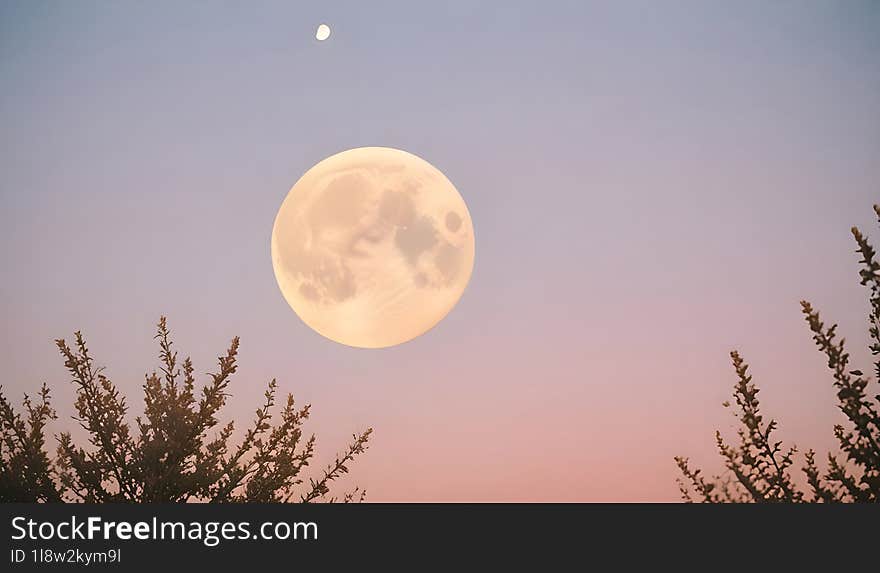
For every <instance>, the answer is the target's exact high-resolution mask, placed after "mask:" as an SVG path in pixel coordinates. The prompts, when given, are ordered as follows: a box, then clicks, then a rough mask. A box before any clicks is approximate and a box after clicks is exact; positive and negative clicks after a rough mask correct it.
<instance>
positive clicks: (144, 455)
mask: <svg viewBox="0 0 880 573" xmlns="http://www.w3.org/2000/svg"><path fill="white" fill-rule="evenodd" d="M156 338H157V339H158V341H159V348H160V353H159V356H160V360H161V367H160V371H159V373H156V372H153V373H152V374H150V375H148V376H146V380H145V382H144V386H143V388H144V406H145V407H144V414H143V416H141V417H138V418H137V419H136V426H134V427H132V426H130V425H129V423H128V421H127V411H128V408H127V406H126V403H125V398H124V397H123V396H122V395H121V394H120V393H119V391H118V390H117V388H116V386H115V385H114V384H113V382H111V381H110V380H109V379H108V378H107V377H106V376H105V375H104V374H103V372H102V369H101V368H98V367H96V366H95V364H94V361H93V359H92V357H91V355H90V354H89V350H88V348H87V346H86V343H85V340H84V339H83V337H82V335H81V334H80V333H79V332H77V333H76V334H75V341H74V344H73V346H69V345H68V344H67V343H66V342H65V341H64V340H56V341H55V342H56V344H57V346H58V349H59V350H60V351H61V354H62V356H63V357H64V360H65V362H64V365H65V367H66V368H67V370H68V371H69V372H70V374H71V377H72V380H73V384H74V386H75V388H76V401H75V403H74V409H75V411H76V414H75V416H74V419H75V420H77V421H78V422H79V424H80V426H82V428H83V429H84V430H85V431H86V432H87V433H88V436H89V445H88V447H82V446H78V445H76V444H75V443H74V441H73V438H72V437H71V434H70V433H69V432H65V433H62V434H61V435H60V436H59V437H58V449H57V456H56V458H55V459H54V460H52V459H51V458H50V456H49V454H48V452H47V450H46V447H47V446H46V438H45V427H46V424H47V423H48V422H49V421H50V420H52V419H54V418H55V417H56V415H55V412H54V411H53V410H52V408H51V406H50V399H49V390H48V388H47V387H46V386H45V385H44V386H43V387H42V389H41V391H40V397H39V401H38V402H33V401H32V400H31V399H30V398H29V397H28V396H25V398H24V415H22V414H20V413H17V412H16V411H15V410H14V408H13V407H12V405H11V404H10V402H9V401H8V400H7V399H6V397H5V396H4V395H3V394H2V392H0V430H2V440H0V461H2V465H0V501H4V502H5V501H42V502H57V501H83V502H115V501H123V502H185V501H207V502H288V501H301V502H312V501H319V500H326V501H337V498H335V497H330V485H331V483H332V482H333V481H335V480H337V479H338V478H340V477H341V476H342V475H343V474H346V473H347V472H348V466H349V464H350V463H351V462H352V461H353V460H354V458H355V457H356V456H358V455H360V454H362V453H363V452H364V451H365V450H366V449H367V443H368V440H369V437H370V434H371V433H372V429H367V430H366V431H365V432H363V433H361V434H355V435H354V436H353V440H352V442H351V443H350V444H349V445H348V447H347V449H346V450H345V451H344V452H343V453H342V454H341V455H339V456H337V458H336V460H335V461H334V462H333V463H331V464H330V465H329V466H328V467H327V468H326V469H325V470H324V471H323V472H322V473H321V474H320V475H319V476H318V477H317V478H311V479H309V481H308V483H307V484H306V483H304V479H303V477H302V475H303V473H304V470H305V468H306V467H307V466H308V465H309V463H310V461H311V460H312V458H313V457H314V454H315V436H314V435H311V436H308V437H306V436H304V434H303V430H302V425H303V423H304V422H305V420H306V419H308V417H309V406H308V405H306V406H303V407H297V405H296V404H295V402H294V399H293V396H292V395H288V396H287V400H286V402H285V403H284V406H283V407H282V408H281V409H280V413H279V415H278V416H277V417H276V418H277V421H276V422H275V423H274V424H273V414H272V410H273V409H274V406H275V394H276V389H277V384H276V382H275V380H272V381H271V382H270V383H269V387H268V389H267V390H266V392H265V400H264V402H263V404H262V406H261V407H260V408H259V409H258V410H257V411H256V416H255V419H254V421H253V424H252V425H251V427H250V428H249V429H248V430H247V431H246V432H245V434H244V436H243V438H242V440H241V442H240V443H239V444H238V445H237V446H234V445H232V444H231V443H230V441H231V438H232V435H233V430H234V424H233V422H229V423H228V424H226V425H224V426H220V425H219V424H220V423H219V421H218V414H219V412H220V410H221V409H222V408H223V406H224V405H225V404H226V400H227V398H228V396H229V394H228V387H229V382H230V379H231V377H232V375H233V374H234V373H235V371H236V368H237V365H236V357H237V355H238V345H239V341H238V338H234V339H233V340H232V343H231V344H230V346H229V349H228V350H227V351H226V354H225V355H223V356H220V357H219V359H218V371H217V373H216V374H211V375H210V381H209V382H208V384H206V385H205V386H204V387H203V388H202V389H201V392H198V391H197V390H196V382H195V378H194V375H193V372H194V370H193V365H192V362H191V361H190V359H189V358H186V359H185V360H183V362H182V363H181V364H178V358H177V352H176V351H175V350H174V349H173V348H172V342H171V338H170V332H169V330H168V327H167V325H166V322H165V318H164V317H162V319H161V320H160V321H159V325H158V333H157V335H156ZM363 498H364V492H363V491H360V490H358V489H356V490H354V491H353V492H349V493H346V494H344V495H343V496H342V497H341V498H340V500H341V501H346V502H348V501H362V500H363Z"/></svg>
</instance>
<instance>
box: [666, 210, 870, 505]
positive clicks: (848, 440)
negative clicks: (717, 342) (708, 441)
mask: <svg viewBox="0 0 880 573" xmlns="http://www.w3.org/2000/svg"><path fill="white" fill-rule="evenodd" d="M874 212H875V214H876V215H877V218H878V221H880V206H878V205H874ZM852 234H853V237H854V238H855V240H856V244H857V245H858V249H857V251H856V252H857V253H858V254H860V255H861V259H860V260H859V263H860V264H861V266H862V268H861V269H860V271H859V277H860V282H861V284H862V285H863V286H868V287H869V292H870V294H869V301H870V311H869V315H868V323H869V327H868V332H869V335H870V339H871V343H870V345H869V349H870V350H871V353H872V355H873V356H874V357H875V363H874V373H875V379H874V383H876V382H877V380H880V263H878V262H877V260H876V252H875V251H874V248H873V247H872V246H871V245H870V244H869V243H868V240H867V238H866V237H865V236H864V235H863V234H862V233H861V232H860V231H859V229H857V228H855V227H853V229H852ZM801 310H802V312H803V314H804V319H805V320H806V322H807V325H808V326H809V328H810V331H811V332H812V333H813V341H814V342H815V343H816V346H817V347H818V348H819V350H820V351H821V352H822V353H823V354H824V355H825V357H826V358H827V360H828V368H829V369H830V370H831V375H832V378H833V384H834V387H835V388H836V389H837V400H838V407H839V408H840V410H841V412H843V414H844V416H845V418H846V421H847V427H844V426H843V425H840V424H839V425H836V426H835V427H834V436H835V437H836V438H837V440H838V443H839V446H840V451H841V453H842V454H844V455H845V458H846V461H845V462H843V463H841V462H840V461H839V460H838V458H837V456H835V455H834V454H832V453H829V454H828V469H827V470H826V471H825V473H824V474H823V473H822V471H821V470H820V469H819V467H818V465H817V463H816V454H815V452H814V451H813V450H808V451H807V452H806V453H805V464H804V467H803V468H802V471H803V473H804V475H805V476H806V483H807V486H808V488H809V491H808V493H809V494H810V497H809V499H807V497H806V495H805V493H804V492H802V491H800V490H799V489H798V488H797V487H796V486H795V485H794V482H793V480H792V478H791V475H790V468H791V467H792V465H793V463H794V461H793V460H794V454H795V452H796V450H795V449H794V448H789V449H787V450H784V449H783V448H782V442H779V441H773V440H771V437H770V435H771V434H772V432H773V431H774V430H775V429H776V427H777V422H776V421H775V420H769V421H768V422H766V423H765V422H764V419H763V416H762V415H761V413H760V409H759V402H758V398H757V394H758V388H757V387H756V386H755V385H754V383H753V382H752V377H751V376H750V375H749V374H748V373H747V370H748V365H746V363H745V362H744V361H743V360H742V358H741V357H740V355H739V353H737V352H736V351H734V352H732V353H731V357H732V359H733V366H734V370H735V371H736V374H737V383H736V385H735V386H734V398H735V401H736V406H737V419H738V420H739V422H740V429H739V430H738V435H739V444H737V445H735V446H731V445H728V444H726V443H725V441H724V440H723V439H722V437H721V434H720V432H717V433H716V442H717V444H718V449H719V452H720V453H721V456H722V457H723V458H724V461H725V467H726V468H727V470H728V471H729V473H730V475H732V476H733V480H730V479H729V478H722V477H721V476H715V477H713V478H712V479H709V480H707V479H705V478H704V477H703V476H702V474H701V472H700V470H698V469H696V470H695V469H691V468H690V466H689V465H688V459H687V458H683V457H676V458H675V462H676V464H677V465H678V467H679V470H680V471H681V473H682V478H679V480H678V484H679V489H680V491H681V493H682V498H683V499H684V500H685V501H702V502H710V503H716V502H725V501H726V502H745V501H754V502H779V501H781V502H802V501H813V502H825V503H833V502H878V501H880V417H878V405H880V394H876V395H874V396H873V397H872V396H870V395H869V392H868V386H869V385H870V384H871V381H870V379H869V377H868V376H866V375H865V374H864V373H863V372H862V371H861V370H854V369H850V365H849V360H850V357H849V353H848V352H847V351H846V348H845V341H844V339H842V338H838V337H837V325H836V324H833V325H831V326H825V324H824V323H823V322H822V321H821V319H820V317H819V313H818V312H817V311H816V310H815V309H814V308H813V306H812V305H811V304H810V303H809V302H807V301H801ZM727 405H728V404H727V403H725V406H727Z"/></svg>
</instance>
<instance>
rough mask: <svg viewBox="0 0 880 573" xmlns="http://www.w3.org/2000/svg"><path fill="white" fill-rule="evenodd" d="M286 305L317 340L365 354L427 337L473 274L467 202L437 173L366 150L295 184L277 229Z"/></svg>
mask: <svg viewBox="0 0 880 573" xmlns="http://www.w3.org/2000/svg"><path fill="white" fill-rule="evenodd" d="M272 266H273V268H274V270H275V278H276V279H277V280H278V286H279V288H280V289H281V292H282V294H283V295H284V298H285V299H287V302H288V303H289V304H290V306H291V308H293V310H294V312H296V314H297V315H299V317H300V318H301V319H302V320H303V322H305V323H306V324H307V325H309V326H310V327H312V329H314V330H316V331H317V332H319V333H320V334H322V335H324V336H325V337H327V338H329V339H330V340H334V341H336V342H339V343H342V344H346V345H348V346H357V347H361V348H383V347H386V346H394V345H396V344H400V343H402V342H406V341H407V340H412V339H413V338H415V337H417V336H419V335H421V334H423V333H424V332H426V331H428V330H429V329H431V328H432V327H433V326H434V325H436V324H437V323H438V322H440V321H441V320H442V319H443V317H445V316H446V314H447V313H449V311H450V310H452V307H454V306H455V304H456V303H457V302H458V300H459V298H460V297H461V295H462V293H463V292H464V290H465V287H466V286H467V284H468V281H469V280H470V277H471V271H472V270H473V266H474V229H473V226H472V223H471V217H470V213H468V209H467V206H466V205H465V203H464V200H463V199H462V197H461V195H459V193H458V191H457V190H456V189H455V187H454V186H453V185H452V183H451V182H450V181H449V179H447V178H446V177H445V176H444V175H443V173H441V172H440V171H439V170H438V169H437V168H436V167H434V166H433V165H431V164H430V163H428V162H427V161H425V160H424V159H421V158H419V157H416V156H415V155H412V154H410V153H407V152H405V151H400V150H398V149H390V148H387V147H360V148H357V149H350V150H348V151H343V152H342V153H338V154H336V155H333V156H331V157H328V158H327V159H325V160H323V161H321V162H320V163H318V164H317V165H315V166H314V167H312V168H311V169H309V170H308V171H307V172H306V174H305V175H303V176H302V178H301V179H300V180H299V181H297V182H296V184H295V185H294V186H293V188H292V189H291V190H290V193H288V195H287V198H285V199H284V202H283V203H282V204H281V208H280V209H279V210H278V216H277V217H276V218H275V226H274V227H273V229H272Z"/></svg>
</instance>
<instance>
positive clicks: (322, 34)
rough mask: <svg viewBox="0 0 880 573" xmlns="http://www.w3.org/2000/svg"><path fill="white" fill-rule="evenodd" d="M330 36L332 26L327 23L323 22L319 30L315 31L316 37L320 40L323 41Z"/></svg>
mask: <svg viewBox="0 0 880 573" xmlns="http://www.w3.org/2000/svg"><path fill="white" fill-rule="evenodd" d="M329 37H330V26H328V25H327V24H321V25H320V26H318V30H317V31H316V32H315V39H316V40H318V41H319V42H323V41H324V40H326V39H327V38H329Z"/></svg>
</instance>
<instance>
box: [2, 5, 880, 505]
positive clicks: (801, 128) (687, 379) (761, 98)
mask: <svg viewBox="0 0 880 573" xmlns="http://www.w3.org/2000/svg"><path fill="white" fill-rule="evenodd" d="M322 21H326V22H328V23H329V24H330V25H331V26H332V28H333V36H332V37H331V38H330V40H329V41H327V42H323V43H318V42H316V41H315V40H314V30H315V27H316V26H317V24H318V23H320V22H322ZM0 82H2V89H0V197H2V211H0V242H2V249H3V251H2V252H3V255H2V256H3V275H2V281H0V293H2V296H0V300H2V303H0V304H2V314H3V332H2V344H0V362H2V364H3V365H4V370H5V372H4V377H3V382H2V383H3V386H4V391H5V392H6V393H7V395H10V396H12V397H14V398H15V400H16V401H18V400H19V399H20V397H21V394H22V393H23V392H25V391H33V390H34V389H36V387H37V386H38V385H39V383H40V382H42V381H47V382H48V383H49V384H50V386H51V388H52V390H53V392H54V395H55V397H56V405H57V406H58V409H59V413H60V414H61V415H62V419H60V420H59V421H58V423H57V424H56V425H55V428H54V429H55V430H57V429H60V428H62V427H67V426H70V425H71V422H70V421H69V418H68V416H69V415H70V414H72V412H73V408H72V404H71V398H72V395H73V391H72V387H71V385H70V384H69V381H68V377H67V376H66V375H65V372H64V369H63V365H62V360H61V359H60V357H59V356H58V355H57V352H56V350H55V348H54V346H53V344H52V339H53V338H57V337H70V335H71V333H72V332H73V331H74V330H76V329H82V330H83V332H84V333H85V334H86V336H87V338H88V341H89V342H90V346H91V348H92V350H93V353H94V354H95V356H96V357H97V360H98V362H99V363H101V364H103V365H105V366H107V373H108V374H109V375H110V376H111V378H113V380H114V381H115V382H116V383H117V385H118V386H119V387H120V388H121V389H122V390H123V391H124V392H125V393H126V394H127V395H128V399H129V403H130V404H131V405H132V409H133V413H134V412H137V411H139V410H140V408H141V394H140V385H141V384H142V382H143V374H144V372H145V371H147V370H148V369H153V368H154V367H156V366H157V357H156V351H157V349H156V347H155V343H154V341H153V339H152V335H153V332H154V325H155V323H156V321H157V319H158V317H159V315H161V314H167V315H168V317H169V322H170V325H171V327H172V329H173V331H174V333H175V335H176V341H177V345H178V348H179V349H180V351H181V352H182V353H188V354H190V355H191V356H192V357H193V359H194V361H195V363H196V367H197V370H199V371H201V372H207V371H212V370H213V367H214V365H215V362H214V357H216V355H217V354H219V353H221V352H222V350H223V349H224V347H225V345H226V344H227V343H228V340H229V339H230V338H231V337H232V336H233V335H236V334H237V335H240V336H241V337H242V348H241V355H240V357H241V361H240V370H239V374H238V377H237V380H236V381H235V383H234V385H233V387H232V391H233V394H234V396H233V398H232V400H231V403H230V406H229V410H228V413H229V414H230V415H232V416H234V417H235V418H236V419H237V420H238V421H239V424H240V425H241V426H243V425H244V423H245V422H249V421H250V419H251V418H252V417H253V410H254V409H255V408H256V407H257V405H258V404H259V403H260V400H261V394H262V392H263V390H264V388H265V384H266V383H267V382H268V380H269V379H270V378H272V377H277V378H278V379H279V384H280V389H281V390H282V391H284V392H288V391H289V392H293V393H294V394H295V395H296V397H297V398H298V399H300V400H303V401H307V402H311V403H312V405H313V419H312V421H311V422H310V424H309V429H311V430H313V431H315V432H316V433H317V434H318V446H319V450H320V452H321V461H325V460H326V458H327V456H330V455H332V454H333V453H334V452H335V451H336V450H338V449H340V448H341V447H342V446H343V445H344V443H345V441H346V440H347V439H348V437H349V436H350V434H351V433H352V432H354V431H357V430H361V429H363V428H365V427H366V426H368V425H371V426H373V427H374V428H375V434H374V441H373V446H372V448H371V449H370V451H369V452H368V453H367V455H366V456H365V457H363V458H362V459H361V460H360V461H359V462H358V463H357V465H356V468H353V475H354V481H356V482H357V483H358V484H359V485H361V486H364V487H366V488H367V490H368V491H369V499H370V500H372V501H406V500H424V501H433V500H450V501H451V500H459V501H467V500H535V501H537V500H557V501H574V500H585V501H606V500H616V501H643V500H654V501H664V500H675V499H677V488H676V485H675V483H674V478H675V476H676V469H675V467H674V464H673V461H672V457H673V456H674V455H676V454H688V455H690V456H691V457H692V459H693V460H695V461H696V462H698V463H700V464H703V465H706V466H708V468H710V469H713V468H716V467H718V465H719V462H718V460H717V456H716V454H715V449H714V439H713V432H714V430H715V428H721V429H722V430H724V431H728V430H730V429H731V428H732V427H733V425H732V418H731V416H730V413H729V412H728V411H726V410H724V409H723V408H722V407H721V405H720V404H721V402H722V401H723V400H724V399H726V398H727V397H728V396H729V394H730V391H731V388H732V385H733V383H734V377H733V373H732V369H731V368H730V366H729V357H728V352H729V351H730V350H731V349H732V348H739V349H740V350H741V351H742V352H743V353H744V356H745V357H746V359H747V360H748V361H750V363H751V364H752V368H753V372H754V374H755V376H756V381H757V382H758V383H759V385H760V386H761V387H762V393H761V396H762V398H763V400H764V402H763V404H764V408H765V412H766V413H767V414H769V415H774V416H777V417H779V418H781V421H782V431H781V434H780V435H781V436H782V437H783V438H785V439H787V440H791V441H794V442H795V443H797V444H799V445H802V446H805V447H806V446H812V447H814V448H817V449H818V450H819V451H820V452H824V451H827V450H828V449H829V448H831V447H832V446H833V445H834V440H833V437H832V435H831V427H832V425H833V424H834V423H835V422H836V421H838V420H839V416H840V415H839V414H838V412H837V411H836V408H835V406H834V392H833V389H832V387H831V384H830V378H829V376H828V375H827V373H826V371H825V365H824V361H823V359H822V357H821V355H819V353H818V352H817V351H816V350H814V348H813V346H812V341H811V339H810V336H809V334H808V331H807V328H806V325H805V324H804V323H803V321H802V319H801V317H800V313H799V305H798V301H799V300H800V299H801V298H808V299H810V300H811V301H813V303H814V304H815V305H816V306H817V307H818V308H819V309H821V311H822V312H823V316H824V317H825V318H827V319H828V320H833V321H837V322H840V323H841V327H840V328H841V330H842V332H843V333H844V334H846V335H847V337H848V340H850V341H851V342H852V343H853V350H854V351H855V355H856V358H857V359H859V360H862V359H864V358H865V357H866V351H865V350H864V349H863V347H864V346H865V345H864V344H863V343H864V342H865V341H866V340H867V336H866V323H865V320H864V316H865V315H866V313H867V303H866V297H865V296H864V292H863V290H862V288H861V287H860V286H859V285H858V280H857V257H856V255H855V254H854V253H853V249H854V244H853V242H852V239H851V236H850V234H849V228H850V227H851V226H852V225H859V226H860V227H862V228H863V229H864V230H866V231H868V233H869V235H871V236H872V237H873V238H874V242H875V244H877V243H880V232H878V231H877V229H876V225H875V224H874V223H873V217H872V212H871V208H870V207H871V204H872V203H873V202H877V201H878V200H880V3H877V2H870V1H862V2H860V1H848V2H831V1H823V2H808V1H796V2H795V1H792V2H763V1H762V2H705V1H693V2H683V1H672V2H651V1H646V2H610V1H609V2H603V3H594V2H581V1H572V2H555V1H554V2H537V1H533V2H513V1H508V2H500V1H498V2H481V3H477V2H471V1H464V0H462V1H457V2H412V1H403V0H401V1H398V2H382V1H375V0H370V1H364V0H356V1H351V2H328V1H320V2H319V1H310V2H296V1H294V2H291V1H285V2H271V3H262V2H257V3H251V2H249V3H240V2H149V3H145V2H138V3H135V2H118V1H114V2H109V1H108V2H42V1H9V0H7V1H5V2H2V3H0ZM366 145H378V146H389V147H397V148H401V149H405V150H407V151H410V152H412V153H415V154H417V155H419V156H421V157H423V158H425V159H426V160H428V161H430V162H431V163H432V164H434V165H435V166H437V167H438V168H439V169H441V170H442V171H443V172H444V173H445V174H446V175H447V177H449V179H450V180H451V181H452V182H453V183H454V184H455V185H456V187H457V188H458V190H459V191H460V193H461V194H462V196H463V197H464V199H465V201H466V202H467V204H468V207H469V209H470V212H471V215H472V217H473V221H474V228H475V233H476V238H477V245H476V263H475V268H474V274H473V276H472V279H471V283H470V285H469V287H468V289H467V291H466V292H465V294H464V296H463V298H462V300H461V301H460V303H459V304H458V306H457V307H456V308H455V309H454V310H453V311H452V313H451V314H450V315H449V316H448V317H447V318H446V319H445V320H444V321H443V322H441V323H440V325H439V326H438V327H437V328H435V329H433V330H432V331H430V332H428V333H427V334H426V335H424V336H422V337H420V338H418V339H416V340H414V341H413V342H410V343H407V344H404V345H402V346H398V347H394V348H390V349H385V350H379V351H377V350H356V349H352V348H348V347H344V346H341V345H338V344H335V343H333V342H330V341H329V340H326V339H324V338H322V337H321V336H320V335H318V334H316V333H315V332H313V331H311V330H310V329H309V328H308V327H306V326H305V325H304V324H303V323H302V322H301V321H300V320H299V319H298V318H297V317H296V315H294V313H293V312H292V311H291V310H290V308H289V307H288V305H287V303H286V302H285V301H284V299H283V297H282V296H281V293H280V292H279V289H278V287H277V285H276V282H275V278H274V276H273V272H272V264H271V259H270V254H269V247H270V244H269V240H270V234H271V230H272V223H273V220H274V217H275V214H276V212H277V210H278V207H279V206H280V204H281V201H282V200H283V199H284V197H285V195H286V194H287V191H288V190H289V189H290V187H291V185H293V183H294V182H295V181H296V180H297V179H298V178H299V176H300V175H301V174H302V173H303V172H305V171H306V170H307V169H308V168H309V167H311V166H312V165H313V164H315V163H317V162H318V161H320V160H321V159H323V158H324V157H327V156H329V155H331V154H333V153H336V152H339V151H342V150H344V149H347V148H352V147H358V146H366ZM862 364H865V362H864V361H863V362H862Z"/></svg>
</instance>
